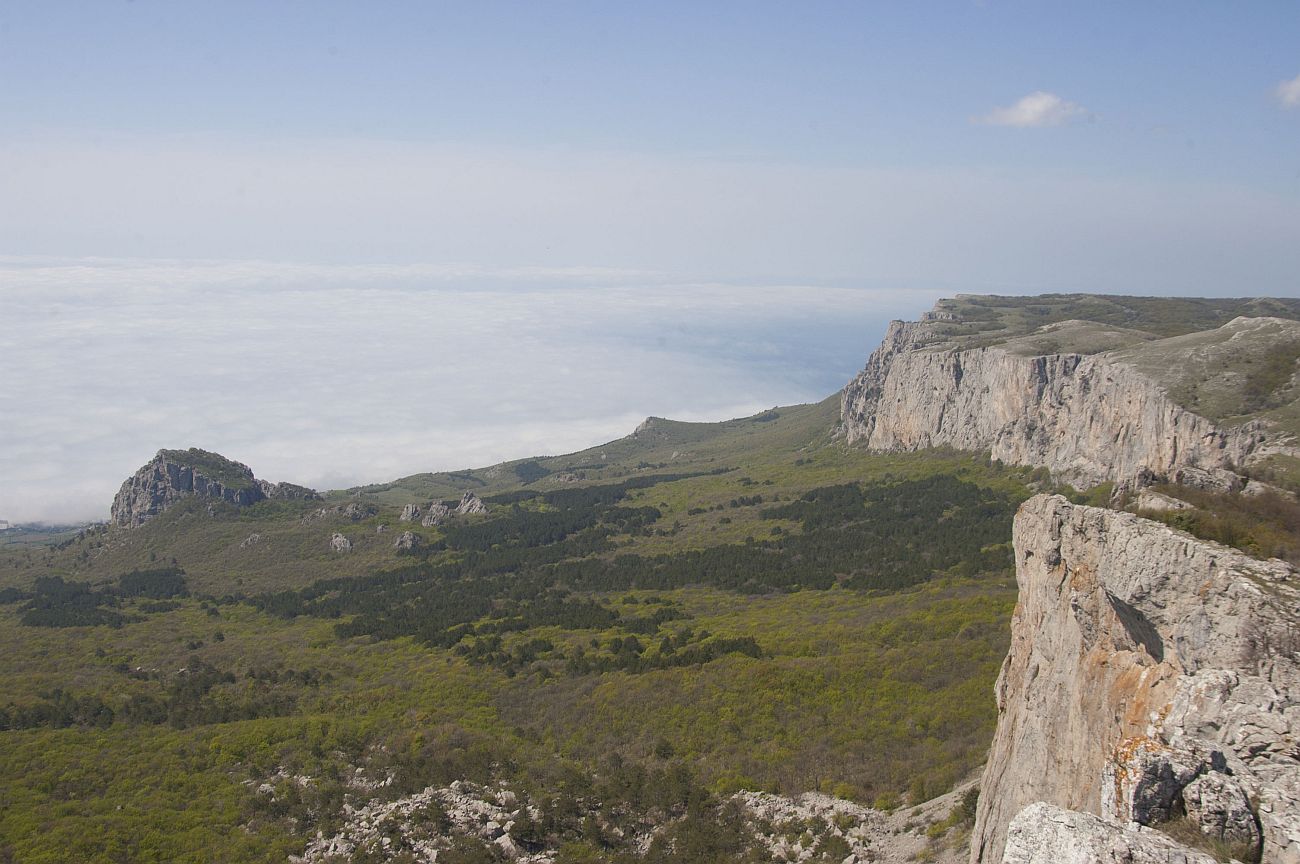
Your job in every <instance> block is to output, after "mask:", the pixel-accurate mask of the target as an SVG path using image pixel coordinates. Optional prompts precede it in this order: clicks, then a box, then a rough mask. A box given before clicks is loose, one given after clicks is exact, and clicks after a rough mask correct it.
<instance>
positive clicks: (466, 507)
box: [456, 492, 488, 516]
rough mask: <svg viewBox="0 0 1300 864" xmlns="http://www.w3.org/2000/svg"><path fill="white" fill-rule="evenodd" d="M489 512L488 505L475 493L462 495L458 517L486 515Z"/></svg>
mask: <svg viewBox="0 0 1300 864" xmlns="http://www.w3.org/2000/svg"><path fill="white" fill-rule="evenodd" d="M487 512H488V507H487V505H486V504H484V503H483V502H482V500H480V499H479V497H478V496H477V495H475V494H474V493H473V492H466V493H465V494H464V495H462V496H461V499H460V504H459V505H458V506H457V507H456V515H458V516H475V515H485V514H486V513H487Z"/></svg>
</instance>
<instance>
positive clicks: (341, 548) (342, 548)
mask: <svg viewBox="0 0 1300 864" xmlns="http://www.w3.org/2000/svg"><path fill="white" fill-rule="evenodd" d="M330 549H332V550H334V551H335V552H351V551H352V541H351V540H349V539H348V538H346V537H344V536H343V535H342V534H340V533H338V532H337V531H335V532H334V536H333V537H331V538H330Z"/></svg>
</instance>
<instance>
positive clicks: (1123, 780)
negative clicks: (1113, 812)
mask: <svg viewBox="0 0 1300 864" xmlns="http://www.w3.org/2000/svg"><path fill="white" fill-rule="evenodd" d="M1143 750H1145V751H1147V752H1149V753H1162V752H1172V748H1170V747H1168V746H1167V745H1165V744H1164V743H1163V742H1161V741H1158V740H1156V739H1155V738H1152V737H1150V736H1149V735H1134V736H1133V737H1132V738H1126V739H1124V740H1123V741H1121V742H1119V744H1118V745H1117V746H1116V747H1115V749H1114V751H1112V753H1111V757H1110V758H1111V764H1112V765H1113V766H1114V767H1115V802H1116V804H1118V803H1119V802H1122V801H1123V800H1124V787H1125V786H1127V785H1128V782H1129V770H1128V765H1129V763H1131V762H1132V761H1133V760H1134V759H1135V758H1136V757H1137V755H1138V753H1140V752H1142V751H1143Z"/></svg>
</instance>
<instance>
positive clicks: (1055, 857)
mask: <svg viewBox="0 0 1300 864" xmlns="http://www.w3.org/2000/svg"><path fill="white" fill-rule="evenodd" d="M1002 864H1217V861H1216V859H1215V858H1214V857H1212V856H1210V855H1207V854H1205V853H1204V852H1198V851H1196V850H1193V849H1189V848H1187V847H1186V846H1183V845H1182V844H1181V843H1177V842H1175V841H1174V840H1172V839H1171V838H1169V837H1166V836H1165V835H1163V834H1161V833H1160V832H1158V831H1153V830H1151V829H1150V828H1138V829H1133V828H1125V827H1123V826H1120V825H1115V824H1113V823H1110V822H1106V821H1104V820H1102V819H1100V818H1098V817H1096V816H1093V815H1091V814H1089V813H1079V812H1077V811H1073V810H1064V809H1062V808H1060V807H1054V806H1053V805H1051V804H1047V803H1044V802H1038V803H1036V804H1030V805H1029V806H1028V807H1026V808H1024V809H1023V810H1022V811H1021V812H1020V813H1019V814H1017V815H1016V817H1015V819H1013V820H1012V821H1011V824H1010V826H1009V827H1008V830H1007V842H1006V852H1005V854H1003V856H1002Z"/></svg>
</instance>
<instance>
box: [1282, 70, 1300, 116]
mask: <svg viewBox="0 0 1300 864" xmlns="http://www.w3.org/2000/svg"><path fill="white" fill-rule="evenodd" d="M1277 101H1279V102H1281V103H1282V107H1283V108H1296V107H1300V75H1297V76H1295V77H1294V78H1292V79H1291V80H1290V81H1283V82H1282V83H1280V84H1278V85H1277Z"/></svg>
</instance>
